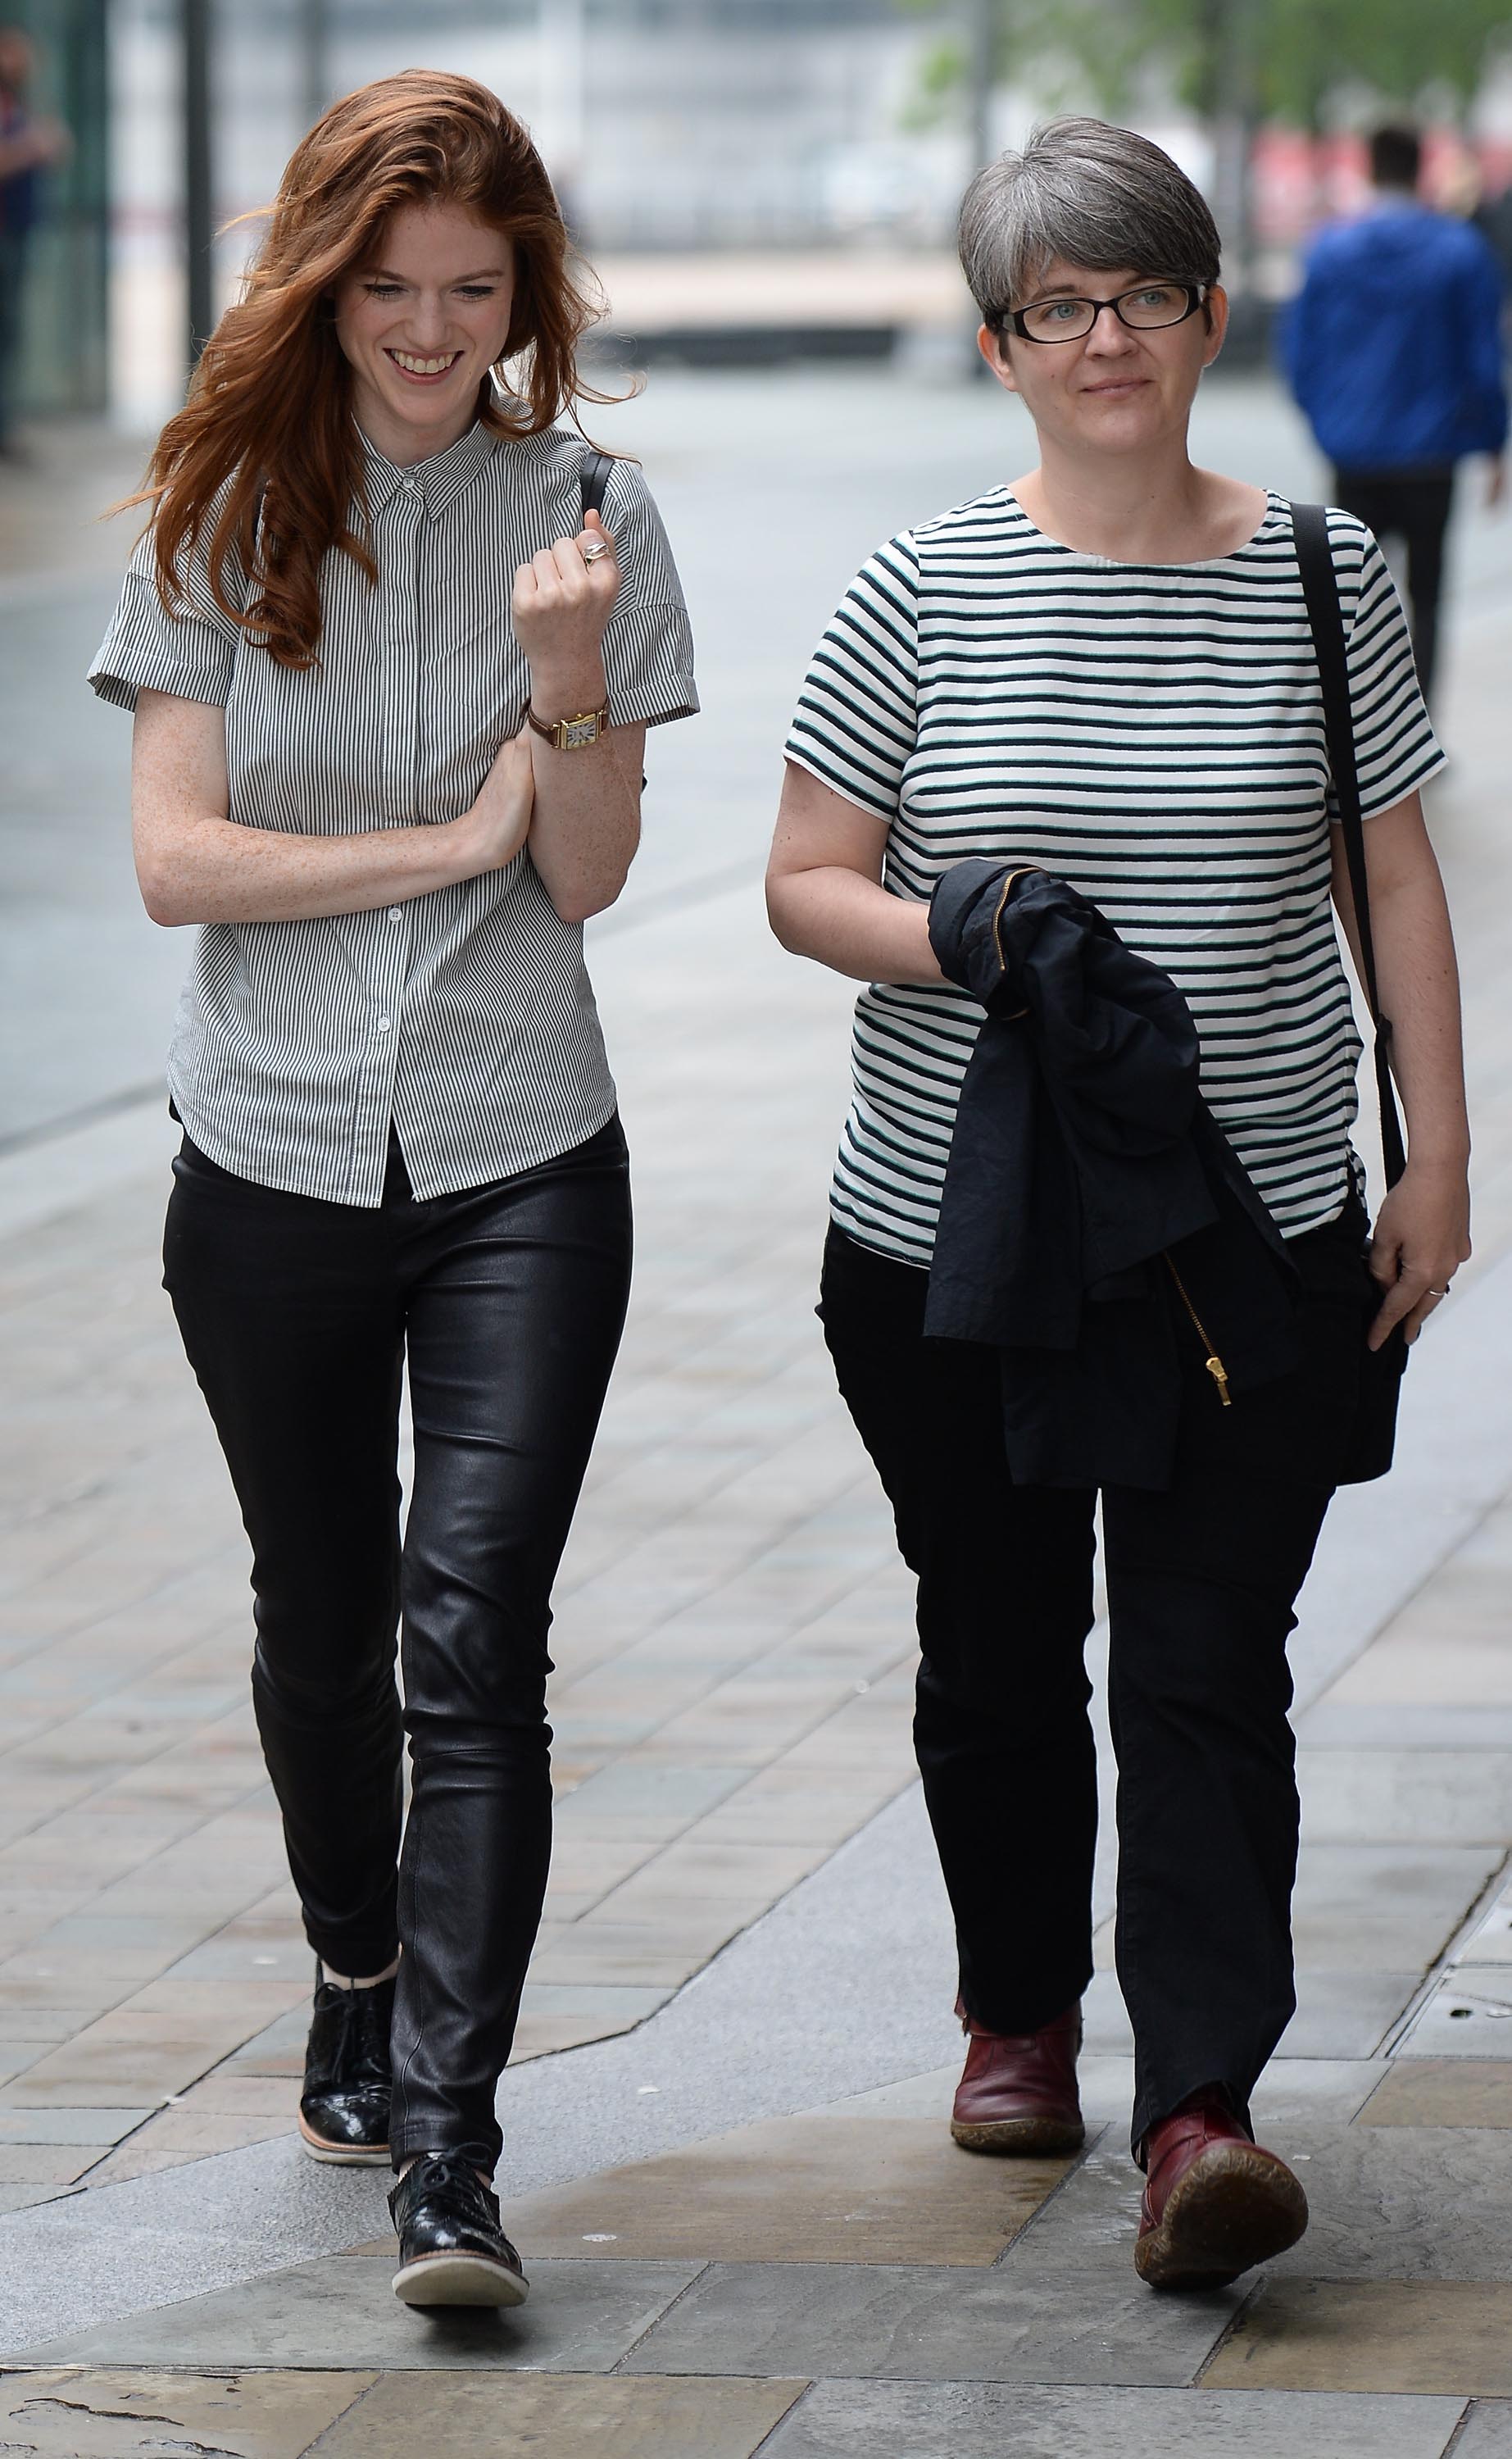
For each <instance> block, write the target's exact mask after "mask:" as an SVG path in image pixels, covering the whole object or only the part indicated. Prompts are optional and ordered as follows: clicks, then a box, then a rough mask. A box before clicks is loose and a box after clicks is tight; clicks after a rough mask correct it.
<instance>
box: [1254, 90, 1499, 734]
mask: <svg viewBox="0 0 1512 2459" xmlns="http://www.w3.org/2000/svg"><path fill="white" fill-rule="evenodd" d="M1370 162H1371V185H1372V189H1373V192H1374V193H1373V200H1372V203H1371V206H1370V209H1369V210H1368V212H1366V213H1364V214H1362V215H1359V216H1356V217H1355V218H1354V219H1353V220H1351V221H1340V222H1334V223H1332V224H1331V225H1330V226H1329V227H1328V228H1327V229H1325V230H1322V231H1320V232H1319V233H1318V234H1317V237H1316V238H1315V239H1314V240H1313V244H1312V246H1311V248H1310V249H1309V251H1308V256H1307V263H1306V269H1305V273H1304V277H1303V283H1302V288H1301V290H1300V292H1299V293H1298V295H1297V297H1296V299H1295V300H1294V301H1293V302H1292V306H1291V309H1290V310H1289V312H1288V314H1287V316H1286V318H1285V320H1284V324H1283V328H1282V329H1283V336H1284V348H1285V354H1286V364H1287V369H1288V373H1289V374H1290V377H1291V381H1292V390H1293V391H1294V392H1295V394H1296V398H1297V401H1298V403H1299V404H1300V406H1301V408H1302V410H1304V412H1305V413H1306V415H1307V417H1308V419H1309V421H1310V423H1311V425H1312V428H1313V434H1314V435H1315V436H1316V438H1317V441H1318V446H1319V449H1320V450H1321V451H1322V452H1326V453H1327V455H1328V457H1329V459H1330V460H1331V461H1332V462H1333V464H1334V475H1333V496H1334V502H1335V503H1337V504H1338V505H1340V506H1341V507H1342V508H1343V510H1344V511H1346V512H1350V513H1354V514H1355V515H1356V517H1357V518H1358V519H1360V520H1362V521H1363V522H1364V523H1365V524H1366V526H1367V528H1369V529H1371V530H1374V531H1375V533H1376V536H1377V537H1386V538H1399V539H1401V541H1402V543H1403V545H1404V547H1405V549H1406V557H1407V597H1408V602H1409V605H1410V607H1411V611H1412V636H1413V648H1414V652H1415V654H1416V657H1417V660H1418V681H1419V683H1421V685H1422V689H1423V694H1424V697H1425V698H1427V697H1431V695H1432V692H1433V686H1434V677H1435V668H1436V665H1437V660H1438V646H1439V593H1440V591H1441V588H1442V585H1443V563H1444V534H1445V531H1446V529H1447V527H1448V523H1449V514H1450V509H1451V505H1452V503H1453V498H1454V483H1455V469H1456V465H1457V463H1459V462H1460V461H1461V460H1463V459H1464V458H1465V457H1466V456H1467V455H1468V454H1472V453H1485V454H1487V455H1489V456H1490V468H1489V471H1488V473H1487V481H1486V502H1487V504H1488V505H1489V504H1496V503H1499V502H1500V501H1501V499H1502V492H1503V489H1504V486H1505V462H1504V459H1503V454H1504V451H1505V446H1506V437H1507V400H1506V388H1505V384H1504V381H1503V375H1502V297H1503V282H1502V267H1501V265H1500V264H1499V263H1498V261H1497V257H1496V254H1495V251H1494V250H1493V248H1492V247H1491V246H1490V244H1489V243H1488V242H1487V241H1486V239H1485V237H1484V236H1483V234H1482V233H1481V231H1480V230H1478V229H1477V228H1476V227H1475V226H1474V224H1472V223H1470V222H1468V221H1460V219H1459V218H1458V217H1457V216H1455V215H1452V214H1445V213H1439V212H1436V211H1435V210H1434V209H1433V207H1432V206H1430V205H1428V204H1425V203H1424V202H1423V201H1422V200H1421V199H1420V198H1419V197H1418V179H1419V177H1420V174H1421V168H1422V148H1421V144H1420V141H1419V139H1418V135H1417V132H1416V131H1415V130H1413V129H1411V128H1398V127H1385V128H1377V129H1376V133H1375V135H1374V136H1373V137H1372V138H1371V140H1370Z"/></svg>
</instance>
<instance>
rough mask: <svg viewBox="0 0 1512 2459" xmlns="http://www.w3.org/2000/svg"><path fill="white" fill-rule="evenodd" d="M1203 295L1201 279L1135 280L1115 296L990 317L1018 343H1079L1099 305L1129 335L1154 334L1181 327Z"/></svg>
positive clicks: (1051, 302)
mask: <svg viewBox="0 0 1512 2459" xmlns="http://www.w3.org/2000/svg"><path fill="white" fill-rule="evenodd" d="M1207 296H1208V284H1206V282H1141V283H1140V284H1137V285H1136V287H1135V288H1134V289H1132V290H1121V291H1120V292H1119V294H1118V297H1117V298H1116V299H1034V300H1031V301H1030V303H1029V305H1028V306H1027V307H1005V308H1003V309H1002V311H1001V313H1000V314H999V315H998V316H997V317H996V318H995V319H994V320H993V321H994V322H995V323H996V325H997V326H998V330H999V332H1000V331H1001V330H1002V327H1003V326H1005V325H1011V326H1012V327H1013V329H1014V331H1015V332H1016V333H1017V334H1018V335H1019V339H1020V341H1024V342H1082V341H1085V339H1086V337H1087V335H1088V333H1090V332H1091V330H1092V327H1093V326H1094V325H1095V324H1096V323H1097V320H1098V318H1099V316H1100V315H1101V314H1102V312H1103V308H1104V307H1111V308H1112V310H1113V313H1114V315H1115V316H1116V317H1117V318H1118V320H1119V323H1120V324H1121V325H1126V326H1128V328H1129V331H1130V332H1131V333H1160V332H1164V331H1165V329H1166V326H1167V325H1185V324H1186V322H1187V317H1188V316H1195V315H1196V313H1197V310H1198V308H1199V307H1200V306H1201V305H1202V304H1203V302H1204V300H1205V299H1206V298H1207Z"/></svg>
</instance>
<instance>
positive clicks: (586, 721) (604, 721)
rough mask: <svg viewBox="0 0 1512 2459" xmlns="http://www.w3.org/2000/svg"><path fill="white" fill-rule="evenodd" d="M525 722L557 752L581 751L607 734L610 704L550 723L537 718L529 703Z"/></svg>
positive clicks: (526, 708) (527, 703) (583, 710)
mask: <svg viewBox="0 0 1512 2459" xmlns="http://www.w3.org/2000/svg"><path fill="white" fill-rule="evenodd" d="M525 720H526V723H527V725H531V726H533V727H534V728H535V731H536V733H537V734H538V735H540V736H542V737H543V738H544V740H545V741H546V742H547V743H549V744H551V745H552V746H553V748H554V749H555V750H557V751H580V750H582V749H583V748H585V746H587V745H588V744H590V743H597V742H598V740H599V736H600V735H601V734H603V733H604V732H606V730H607V728H608V725H609V704H608V702H607V701H605V702H604V703H603V704H602V705H601V706H600V707H599V708H584V709H579V710H578V714H577V715H576V716H575V717H558V718H556V719H554V720H552V721H551V722H550V723H548V722H547V720H546V719H545V718H543V717H537V716H536V711H535V710H534V708H532V706H531V704H530V702H529V701H527V702H526V704H525Z"/></svg>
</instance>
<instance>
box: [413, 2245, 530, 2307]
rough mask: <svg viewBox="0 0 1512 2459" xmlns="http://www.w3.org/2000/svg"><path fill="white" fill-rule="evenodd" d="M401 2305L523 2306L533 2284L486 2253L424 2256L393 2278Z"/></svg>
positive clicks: (521, 2274)
mask: <svg viewBox="0 0 1512 2459" xmlns="http://www.w3.org/2000/svg"><path fill="white" fill-rule="evenodd" d="M393 2293H394V2295H395V2296H396V2297H397V2298H398V2300H399V2302H400V2303H401V2305H523V2304H524V2302H525V2300H526V2298H527V2297H528V2296H529V2295H530V2282H529V2280H527V2279H526V2278H525V2276H524V2274H523V2273H522V2272H518V2271H511V2270H510V2268H509V2266H508V2264H507V2263H503V2262H494V2261H491V2260H490V2259H489V2257H488V2256H487V2255H486V2254H422V2255H420V2256H418V2257H417V2258H416V2259H415V2260H414V2261H413V2262H407V2263H406V2264H405V2265H404V2267H403V2269H402V2270H400V2271H396V2272H395V2273H394V2276H393Z"/></svg>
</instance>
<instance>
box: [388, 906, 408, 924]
mask: <svg viewBox="0 0 1512 2459" xmlns="http://www.w3.org/2000/svg"><path fill="white" fill-rule="evenodd" d="M403 920H404V907H403V906H402V905H390V906H389V921H390V922H402V921H403Z"/></svg>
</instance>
